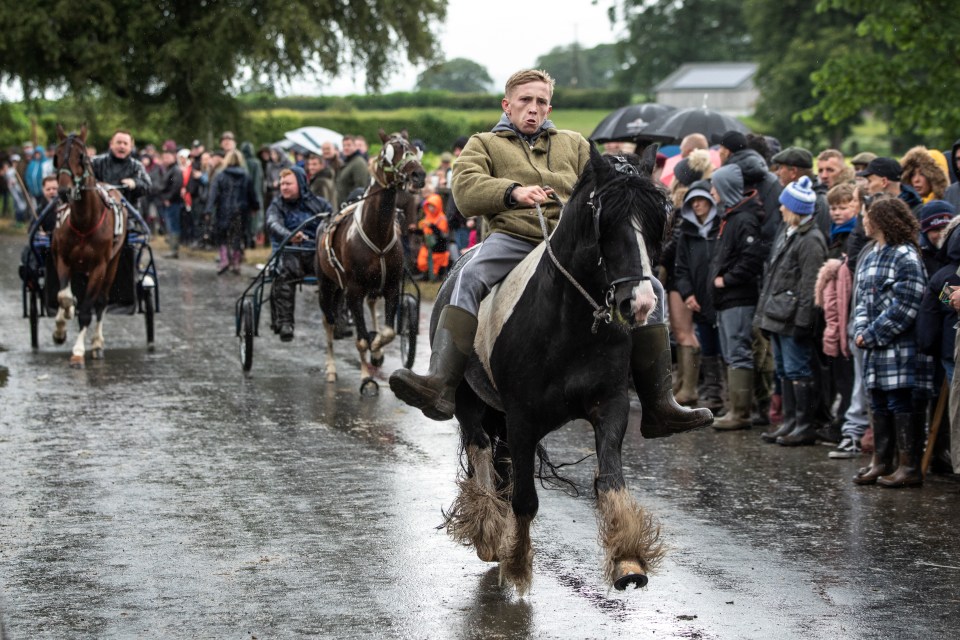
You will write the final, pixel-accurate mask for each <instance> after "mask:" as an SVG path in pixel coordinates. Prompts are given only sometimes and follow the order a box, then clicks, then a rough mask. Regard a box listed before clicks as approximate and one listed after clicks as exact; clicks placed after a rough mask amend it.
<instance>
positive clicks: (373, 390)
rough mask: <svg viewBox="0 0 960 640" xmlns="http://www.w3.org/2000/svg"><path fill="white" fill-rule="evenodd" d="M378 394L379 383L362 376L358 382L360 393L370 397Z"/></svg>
mask: <svg viewBox="0 0 960 640" xmlns="http://www.w3.org/2000/svg"><path fill="white" fill-rule="evenodd" d="M379 394H380V385H379V384H377V381H376V380H374V379H373V378H364V379H363V381H362V382H361V383H360V395H362V396H363V397H365V398H372V397H374V396H376V395H379Z"/></svg>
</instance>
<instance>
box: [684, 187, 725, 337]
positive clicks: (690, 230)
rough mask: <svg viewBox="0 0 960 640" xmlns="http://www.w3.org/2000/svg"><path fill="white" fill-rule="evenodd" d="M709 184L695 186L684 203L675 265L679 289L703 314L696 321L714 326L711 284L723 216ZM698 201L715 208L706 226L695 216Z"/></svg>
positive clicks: (714, 314)
mask: <svg viewBox="0 0 960 640" xmlns="http://www.w3.org/2000/svg"><path fill="white" fill-rule="evenodd" d="M704 185H705V183H702V182H701V183H694V184H693V185H692V186H691V187H690V190H689V191H688V192H687V195H686V197H685V198H684V200H683V207H682V208H681V209H680V228H679V238H678V239H677V257H676V265H675V269H674V271H675V274H676V275H675V278H674V282H675V286H676V289H677V292H678V293H679V294H680V297H681V298H682V299H683V300H686V299H687V298H689V297H690V296H691V295H692V296H696V298H697V303H698V304H699V305H700V311H699V312H694V314H693V318H694V320H695V321H696V322H698V323H708V324H711V325H712V324H714V323H715V322H716V311H715V310H714V308H713V285H712V284H711V282H710V279H709V276H710V263H711V261H712V260H713V254H714V253H715V251H716V247H717V234H718V233H719V231H720V215H719V213H718V212H717V207H716V204H713V198H712V197H711V196H710V192H709V191H707V190H706V189H704V188H703V186H704ZM694 198H706V199H707V200H708V201H710V203H711V204H713V207H712V208H711V209H710V213H709V214H707V218H706V220H705V221H704V222H703V224H700V221H699V220H698V219H697V215H696V214H695V213H694V212H693V207H692V206H691V204H690V203H691V202H692V201H693V199H694Z"/></svg>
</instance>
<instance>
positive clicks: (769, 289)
mask: <svg viewBox="0 0 960 640" xmlns="http://www.w3.org/2000/svg"><path fill="white" fill-rule="evenodd" d="M826 258H827V243H826V241H825V240H824V239H823V234H822V233H820V228H819V227H818V226H817V224H816V221H815V220H814V219H813V216H812V215H811V216H806V218H805V219H804V220H803V221H802V222H801V224H800V225H799V226H798V227H796V228H795V229H794V228H792V227H788V226H786V225H784V226H783V228H782V230H781V231H780V235H779V236H778V237H777V241H776V242H775V243H774V248H773V253H772V254H771V256H770V265H769V267H768V268H767V273H766V276H765V277H764V283H763V291H762V292H761V293H760V302H759V303H758V304H757V315H756V317H755V318H754V326H756V327H759V328H760V329H763V330H765V331H769V332H771V333H776V334H779V335H784V336H793V337H799V336H801V335H808V336H809V335H812V333H813V325H814V322H815V320H816V318H817V313H816V310H815V309H814V304H813V302H814V287H815V285H816V282H817V275H818V274H819V273H820V267H822V266H823V263H824V261H825V260H826Z"/></svg>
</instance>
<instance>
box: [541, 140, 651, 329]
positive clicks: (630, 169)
mask: <svg viewBox="0 0 960 640" xmlns="http://www.w3.org/2000/svg"><path fill="white" fill-rule="evenodd" d="M614 159H615V160H616V161H617V164H616V165H614V168H615V169H616V170H617V171H618V172H620V173H624V174H628V175H640V172H639V171H637V168H636V167H634V166H633V165H632V164H630V163H629V162H627V160H626V159H625V158H623V157H622V156H614ZM603 191H604V190H603V189H600V190H596V189H594V190H593V191H591V192H590V196H589V197H588V199H587V204H588V205H589V206H590V210H591V213H592V217H593V233H594V239H595V240H596V243H597V247H598V249H599V247H600V214H601V212H602V211H603ZM550 197H551V198H553V199H554V200H556V202H557V203H558V204H559V205H560V207H561V208H560V215H561V216H562V215H563V208H564V207H565V206H566V205H565V203H563V202H562V201H561V200H560V197H559V196H557V194H556V193H553V194H552V195H551V196H550ZM535 206H536V209H537V217H538V218H539V219H540V230H541V231H542V232H543V241H544V243H545V244H546V245H547V247H546V248H547V254H548V255H549V256H550V260H551V261H552V262H553V264H554V266H555V267H556V268H557V270H558V271H559V272H560V273H562V274H563V275H564V276H565V277H566V278H567V280H569V281H570V284H572V285H573V286H574V288H575V289H576V290H577V291H579V292H580V295H582V296H583V297H584V298H586V300H587V302H589V303H590V306H591V307H593V326H591V327H590V333H593V334H596V333H597V329H598V328H599V327H600V322H601V321H603V323H604V324H610V323H611V322H613V317H614V309H615V307H616V299H615V297H614V295H615V292H616V288H617V285H619V284H622V283H624V282H642V281H644V280H649V279H650V277H651V276H650V275H649V274H648V275H644V273H643V271H642V270H643V266H642V265H641V273H640V275H631V276H626V277H623V278H617V279H616V280H610V277H609V275H608V274H607V267H606V264H605V263H604V260H603V254H602V253H601V254H600V260H599V262H598V263H597V266H599V267H600V268H601V270H602V271H603V279H604V281H605V282H607V289H606V294H605V295H604V304H603V305H600V304H599V303H598V302H597V301H596V300H594V299H593V296H591V295H590V293H589V292H588V291H587V290H586V289H585V288H584V287H583V285H581V284H580V283H579V282H577V279H576V278H574V277H573V275H571V274H570V272H569V271H567V270H566V269H565V268H564V267H563V265H562V264H560V261H559V260H558V259H557V256H556V255H554V253H553V247H552V246H551V245H550V236H549V234H548V233H547V222H546V220H545V219H544V217H543V210H542V209H541V208H540V203H539V202H537V203H536V205H535Z"/></svg>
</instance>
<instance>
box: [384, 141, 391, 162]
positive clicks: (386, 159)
mask: <svg viewBox="0 0 960 640" xmlns="http://www.w3.org/2000/svg"><path fill="white" fill-rule="evenodd" d="M383 143H384V144H383V160H384V162H386V163H387V164H388V165H392V164H393V154H394V150H393V145H392V144H387V141H386V140H384V141H383Z"/></svg>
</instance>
